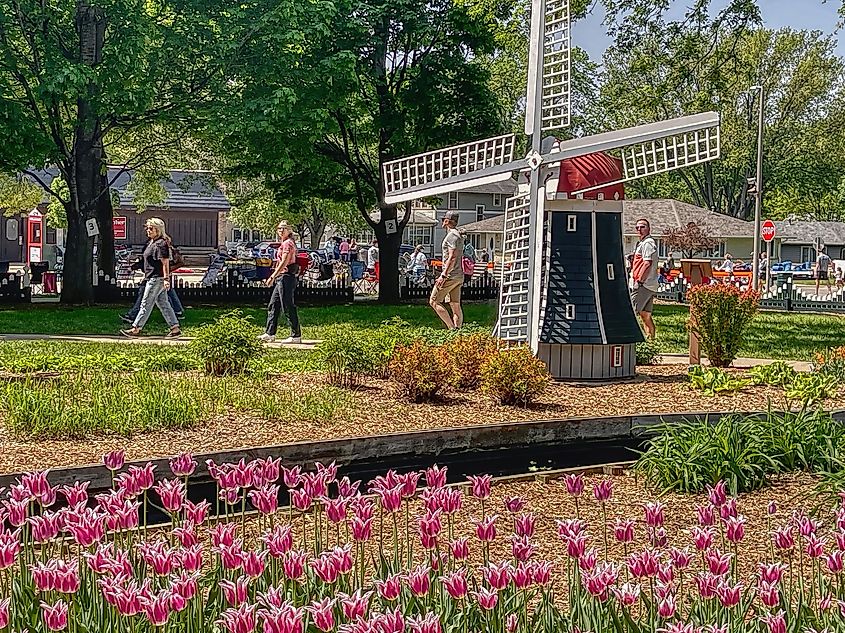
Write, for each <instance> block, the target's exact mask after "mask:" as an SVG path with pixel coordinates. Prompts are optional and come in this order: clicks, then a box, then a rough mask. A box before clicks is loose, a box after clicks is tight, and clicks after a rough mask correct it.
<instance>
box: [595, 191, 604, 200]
mask: <svg viewBox="0 0 845 633" xmlns="http://www.w3.org/2000/svg"><path fill="white" fill-rule="evenodd" d="M596 200H604V194H603V193H598V194H596Z"/></svg>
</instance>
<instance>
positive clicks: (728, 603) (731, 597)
mask: <svg viewBox="0 0 845 633" xmlns="http://www.w3.org/2000/svg"><path fill="white" fill-rule="evenodd" d="M741 595H742V585H741V584H736V585H731V584H730V583H728V582H724V581H723V582H722V583H720V584H719V586H718V587H717V588H716V596H718V598H719V602H721V603H722V606H723V607H725V608H726V609H730V608H731V607H735V606H736V605H738V604H739V599H740V597H741Z"/></svg>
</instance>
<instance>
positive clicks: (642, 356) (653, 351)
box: [637, 339, 660, 365]
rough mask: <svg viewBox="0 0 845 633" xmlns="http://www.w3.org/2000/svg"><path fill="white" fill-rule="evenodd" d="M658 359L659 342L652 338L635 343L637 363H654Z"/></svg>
mask: <svg viewBox="0 0 845 633" xmlns="http://www.w3.org/2000/svg"><path fill="white" fill-rule="evenodd" d="M658 360H660V344H659V343H658V342H657V341H654V340H652V339H646V340H644V341H642V342H641V343H637V365H656V364H657V361H658Z"/></svg>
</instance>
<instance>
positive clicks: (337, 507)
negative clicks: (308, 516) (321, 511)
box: [321, 497, 349, 523]
mask: <svg viewBox="0 0 845 633" xmlns="http://www.w3.org/2000/svg"><path fill="white" fill-rule="evenodd" d="M321 501H322V502H323V505H324V506H325V507H326V518H327V519H328V520H329V521H331V522H332V523H342V522H343V521H345V520H346V513H347V511H348V509H349V500H348V499H344V498H343V497H339V498H337V499H328V498H326V499H321Z"/></svg>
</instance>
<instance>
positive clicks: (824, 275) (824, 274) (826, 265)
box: [814, 246, 833, 297]
mask: <svg viewBox="0 0 845 633" xmlns="http://www.w3.org/2000/svg"><path fill="white" fill-rule="evenodd" d="M832 267H833V261H832V260H831V259H830V256H829V255H828V254H827V253H826V252H825V247H824V246H819V255H818V257H816V270H815V274H814V277H815V278H816V296H817V297H818V296H819V286H820V285H821V282H822V280H824V282H825V283H826V284H827V294H832V293H833V285H832V284H833V281H832V280H831V278H830V269H831V268H832Z"/></svg>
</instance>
